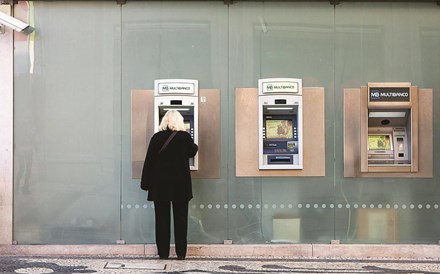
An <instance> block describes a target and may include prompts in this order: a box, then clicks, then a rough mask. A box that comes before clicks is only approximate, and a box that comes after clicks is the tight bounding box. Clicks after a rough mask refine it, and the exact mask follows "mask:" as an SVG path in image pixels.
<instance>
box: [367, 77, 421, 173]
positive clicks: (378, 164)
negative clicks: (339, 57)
mask: <svg viewBox="0 0 440 274" xmlns="http://www.w3.org/2000/svg"><path fill="white" fill-rule="evenodd" d="M361 90H362V92H363V93H364V95H363V101H364V102H365V103H363V104H362V107H361V110H362V112H363V113H362V114H361V138H362V139H361V146H362V149H361V157H362V158H361V172H416V171H417V163H416V162H417V140H418V116H417V112H418V110H417V107H418V106H417V103H418V102H417V89H416V88H415V87H411V83H369V84H368V86H367V87H363V89H361Z"/></svg>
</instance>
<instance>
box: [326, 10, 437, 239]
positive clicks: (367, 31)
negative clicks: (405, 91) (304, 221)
mask: <svg viewBox="0 0 440 274" xmlns="http://www.w3.org/2000/svg"><path fill="white" fill-rule="evenodd" d="M432 5H433V4H408V3H374V4H373V3H344V4H343V5H339V6H337V8H336V11H335V20H336V23H335V25H336V49H337V51H336V64H335V65H336V77H335V81H336V89H335V98H337V100H336V101H335V109H340V110H342V109H343V93H342V92H343V89H344V88H359V87H360V86H362V85H364V86H365V85H367V83H368V82H411V83H412V85H415V86H419V87H421V88H434V101H433V106H434V113H437V112H438V105H439V103H440V102H439V100H440V98H439V96H438V88H439V80H438V79H439V78H438V75H440V62H439V61H440V59H439V51H438V49H439V46H440V27H439V26H440V17H439V11H438V9H435V8H433V6H432ZM354 14H355V15H356V16H353V15H354ZM434 49H435V50H434ZM438 118H439V117H438V115H437V116H434V125H438V123H439V121H438ZM335 120H336V121H335V123H336V128H337V129H338V128H342V125H343V122H342V113H339V114H338V116H337V118H336V119H335ZM335 137H336V138H335V140H336V143H335V145H336V149H335V153H336V154H335V159H337V160H336V166H335V170H336V171H337V172H336V178H337V179H336V193H337V202H336V204H337V209H336V215H335V218H336V219H335V224H336V231H335V233H336V239H340V240H341V241H342V242H347V243H437V241H438V239H439V237H440V235H439V234H440V233H439V230H438V226H439V225H440V223H439V221H438V219H439V218H438V217H439V211H438V198H437V197H438V195H439V189H438V183H437V182H438V172H437V171H435V172H434V178H428V179H405V178H401V179H397V178H390V179H381V178H375V179H353V178H344V177H343V162H342V161H343V149H342V145H343V131H342V130H336V131H335ZM433 137H434V138H433V140H434V151H438V146H439V142H438V140H439V138H438V127H437V128H435V129H434V136H433ZM438 157H439V156H438V153H437V154H436V153H434V170H438V167H439V165H438V161H439V158H438Z"/></svg>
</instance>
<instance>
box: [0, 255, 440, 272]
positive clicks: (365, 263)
mask: <svg viewBox="0 0 440 274" xmlns="http://www.w3.org/2000/svg"><path fill="white" fill-rule="evenodd" d="M0 273H33V274H37V273H189V274H198V273H204V274H206V273H208V274H217V273H229V274H231V273H242V274H260V273H278V274H285V273H342V274H346V273H355V274H357V273H399V274H404V273H427V274H433V273H438V274H440V261H437V260H435V261H434V260H385V259H383V260H382V259H365V260H360V259H352V260H347V259H343V260H342V259H305V258H255V257H252V258H243V257H240V258H225V257H222V258H212V257H209V258H208V257H189V258H187V259H186V260H185V261H178V260H175V259H173V258H171V259H170V260H158V259H156V258H154V257H135V256H123V257H122V256H121V257H117V256H111V257H82V256H74V257H65V256H60V257H55V256H32V257H28V256H0Z"/></svg>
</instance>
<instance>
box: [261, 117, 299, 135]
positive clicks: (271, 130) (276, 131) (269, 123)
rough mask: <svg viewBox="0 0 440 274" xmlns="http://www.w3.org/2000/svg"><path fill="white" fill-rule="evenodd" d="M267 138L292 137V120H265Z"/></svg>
mask: <svg viewBox="0 0 440 274" xmlns="http://www.w3.org/2000/svg"><path fill="white" fill-rule="evenodd" d="M266 138H267V139H293V127H292V120H288V119H283V120H269V119H268V120H266Z"/></svg>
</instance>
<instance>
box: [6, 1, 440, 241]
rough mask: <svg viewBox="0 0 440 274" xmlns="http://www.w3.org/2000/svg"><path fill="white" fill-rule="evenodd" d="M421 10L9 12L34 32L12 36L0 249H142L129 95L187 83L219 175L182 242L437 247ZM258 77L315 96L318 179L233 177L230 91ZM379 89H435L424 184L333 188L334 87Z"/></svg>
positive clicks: (432, 78) (138, 4) (429, 56)
mask: <svg viewBox="0 0 440 274" xmlns="http://www.w3.org/2000/svg"><path fill="white" fill-rule="evenodd" d="M433 5H435V4H434V3H402V2H400V3H378V2H375V3H367V2H353V3H348V2H344V3H342V4H340V5H337V6H332V5H330V4H329V3H328V2H322V3H321V2H292V3H289V2H283V1H281V2H276V3H268V2H260V1H255V2H251V1H245V2H237V3H234V4H233V5H224V4H223V2H221V1H209V2H208V1H206V2H205V1H199V2H192V1H188V2H186V1H185V2H174V1H143V2H142V1H128V2H127V3H126V4H125V5H117V4H116V3H114V2H101V1H96V2H91V1H78V2H70V1H58V2H57V1H55V2H40V1H20V2H19V4H18V5H15V8H14V9H15V15H16V16H29V17H28V20H29V21H30V22H31V23H32V24H33V25H35V27H36V29H37V31H36V32H35V34H33V35H31V36H24V35H23V34H19V33H15V51H14V57H15V64H14V74H15V75H14V81H15V87H14V160H15V165H14V176H15V178H14V192H15V194H14V199H15V200H14V240H16V241H17V242H18V243H19V244H51V243H56V244H83V243H87V244H92V243H98V244H100V243H103V244H104V243H105V244H113V243H115V242H116V240H118V239H123V240H126V242H127V243H154V241H155V240H154V211H153V208H152V204H151V203H150V202H147V201H146V193H145V192H143V191H141V190H140V188H139V180H135V179H132V176H131V170H132V166H131V155H130V153H131V127H130V126H131V91H132V90H133V89H153V81H154V80H155V79H161V78H188V79H197V80H199V87H200V88H201V89H218V90H220V103H221V108H220V110H221V132H220V133H219V134H220V136H221V138H220V140H221V144H220V153H221V162H220V178H219V179H194V180H193V188H194V196H195V197H194V199H193V200H192V201H191V203H190V213H189V215H190V227H189V233H188V234H189V235H188V237H189V239H188V240H189V243H200V244H210V243H222V242H223V240H225V239H232V240H233V242H234V243H237V244H254V243H280V242H295V243H329V242H330V240H332V239H338V240H341V241H342V242H343V243H437V242H438V239H439V238H440V235H439V234H440V232H439V231H440V230H439V229H438V228H439V227H440V221H438V220H439V218H438V217H439V214H440V213H439V212H440V211H439V203H438V201H437V200H438V199H437V197H438V196H439V194H440V193H439V189H438V187H437V182H438V179H439V171H438V170H440V169H439V167H440V166H439V164H438V163H439V162H440V156H439V154H438V153H435V152H436V151H439V149H440V147H439V145H440V143H439V141H438V140H440V138H439V137H440V136H439V127H438V125H439V124H440V121H439V119H440V117H439V116H438V115H435V114H437V113H439V109H438V108H439V105H440V97H439V96H438V90H439V88H440V82H439V81H440V80H439V79H440V78H439V77H438V75H440V51H439V49H440V16H439V12H440V11H439V9H438V8H433ZM79 19H80V20H79ZM269 77H293V78H302V79H303V86H304V87H323V88H324V89H325V92H324V94H325V155H323V156H322V157H325V163H326V164H325V176H322V177H319V176H316V177H294V176H291V177H237V176H236V173H235V166H236V159H235V152H236V148H235V104H236V102H235V89H236V88H241V87H255V88H256V87H257V80H258V79H260V78H269ZM381 81H386V82H408V81H410V82H411V83H412V84H413V85H416V86H419V87H422V88H433V89H434V97H433V108H434V110H433V113H434V116H433V124H434V132H433V140H434V159H433V162H434V177H433V178H426V179H410V178H385V179H383V178H370V179H359V178H357V179H354V178H344V175H343V174H344V170H343V169H344V163H343V156H344V154H343V153H344V147H343V132H344V128H343V89H344V88H359V87H360V86H362V85H366V84H367V83H368V82H381ZM145 107H146V108H148V107H151V106H145ZM249 119H257V117H255V118H252V117H249ZM304 126H307V125H306V124H305V125H304ZM256 134H257V133H256Z"/></svg>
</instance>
